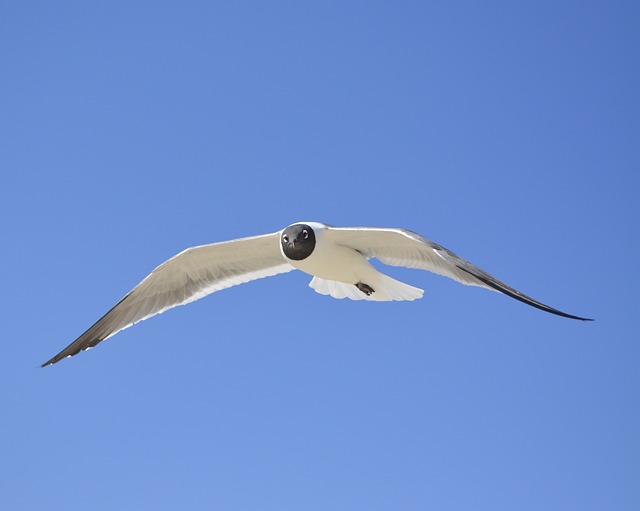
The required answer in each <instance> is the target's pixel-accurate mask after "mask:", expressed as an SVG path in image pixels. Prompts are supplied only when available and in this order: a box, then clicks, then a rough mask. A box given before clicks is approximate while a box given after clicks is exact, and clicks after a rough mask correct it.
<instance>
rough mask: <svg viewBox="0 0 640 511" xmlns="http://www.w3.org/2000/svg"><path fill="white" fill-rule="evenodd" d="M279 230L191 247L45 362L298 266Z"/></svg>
mask: <svg viewBox="0 0 640 511" xmlns="http://www.w3.org/2000/svg"><path fill="white" fill-rule="evenodd" d="M279 235H280V233H279V232H276V233H273V234H266V235H263V236H253V237H249V238H240V239H236V240H231V241H225V242H221V243H213V244H210V245H202V246H198V247H192V248H188V249H187V250H184V251H183V252H180V253H179V254H178V255H176V256H174V257H172V258H171V259H169V260H168V261H165V262H164V263H162V264H161V265H160V266H158V267H157V268H156V269H155V270H153V271H152V272H151V274H150V275H149V276H148V277H146V278H145V279H144V280H143V281H142V282H140V284H138V285H137V286H136V287H135V288H133V289H132V290H131V291H130V292H129V293H128V294H127V295H126V296H125V297H124V298H123V299H122V300H120V301H119V302H118V303H117V304H116V305H115V306H114V307H113V308H112V309H111V310H110V311H109V312H107V313H106V314H105V315H104V316H103V317H102V318H101V319H99V320H98V321H97V322H96V323H95V324H94V325H93V326H92V327H91V328H89V329H88V330H87V331H86V332H85V333H83V334H82V335H81V336H80V337H78V339H76V340H75V341H74V342H73V343H71V344H70V345H69V346H67V347H66V348H65V349H64V350H62V351H61V352H60V353H58V354H57V355H56V356H55V357H53V358H52V359H50V360H48V361H47V362H45V363H44V364H43V367H44V366H47V365H50V364H55V363H56V362H58V361H59V360H61V359H63V358H65V357H70V356H73V355H75V354H77V353H79V352H80V351H82V350H86V349H88V348H92V347H94V346H95V345H96V344H98V343H99V342H101V341H104V340H105V339H108V338H109V337H111V336H112V335H114V334H116V333H118V332H119V331H121V330H124V329H125V328H128V327H130V326H131V325H133V324H135V323H137V322H138V321H142V320H144V319H147V318H150V317H151V316H155V315H156V314H160V313H162V312H164V311H166V310H167V309H171V308H173V307H176V306H178V305H185V304H187V303H190V302H193V301H195V300H198V299H200V298H202V297H204V296H207V295H209V294H211V293H214V292H216V291H220V290H221V289H225V288H228V287H231V286H235V285H238V284H242V283H245V282H249V281H251V280H255V279H259V278H262V277H269V276H271V275H277V274H279V273H285V272H288V271H291V270H293V269H294V268H293V267H292V266H291V265H289V263H287V262H286V261H285V259H284V257H283V256H282V254H281V252H280V246H279Z"/></svg>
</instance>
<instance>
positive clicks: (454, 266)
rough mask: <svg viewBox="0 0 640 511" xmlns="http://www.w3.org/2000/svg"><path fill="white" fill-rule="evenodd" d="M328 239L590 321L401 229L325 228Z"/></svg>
mask: <svg viewBox="0 0 640 511" xmlns="http://www.w3.org/2000/svg"><path fill="white" fill-rule="evenodd" d="M327 233H328V236H329V237H330V238H331V239H332V240H333V241H334V242H335V243H338V244H340V245H344V246H348V247H351V248H353V249H355V250H357V251H359V252H361V253H362V254H363V255H364V256H365V257H367V258H371V257H374V258H376V259H379V260H380V261H381V262H383V263H385V264H389V265H392V266H405V267H407V268H419V269H422V270H427V271H430V272H433V273H437V274H439V275H444V276H445V277H449V278H452V279H454V280H457V281H458V282H460V283H462V284H465V285H468V286H480V287H484V288H487V289H492V290H494V291H499V292H500V293H504V294H505V295H507V296H510V297H512V298H515V299H516V300H520V301H521V302H524V303H526V304H527V305H531V306H532V307H536V308H538V309H542V310H543V311H546V312H550V313H551V314H557V315H558V316H564V317H566V318H571V319H580V320H583V321H591V320H590V319H588V318H581V317H579V316H574V315H572V314H567V313H565V312H562V311H559V310H558V309H554V308H553V307H549V306H548V305H545V304H543V303H541V302H539V301H537V300H534V299H533V298H531V297H529V296H527V295H525V294H523V293H521V292H520V291H518V290H516V289H514V288H512V287H511V286H508V285H507V284H505V283H504V282H501V281H500V280H498V279H496V278H495V277H493V276H492V275H489V274H488V273H487V272H486V271H484V270H481V269H480V268H478V267H477V266H475V265H473V264H471V263H470V262H469V261H466V260H465V259H462V258H461V257H460V256H458V255H456V254H454V253H453V252H451V251H450V250H447V249H446V248H444V247H443V246H441V245H438V244H437V243H434V242H433V241H430V240H428V239H426V238H423V237H422V236H420V235H419V234H416V233H415V232H411V231H408V230H405V229H382V228H375V227H329V228H328V231H327Z"/></svg>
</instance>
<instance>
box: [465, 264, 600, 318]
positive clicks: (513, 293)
mask: <svg viewBox="0 0 640 511" xmlns="http://www.w3.org/2000/svg"><path fill="white" fill-rule="evenodd" d="M458 268H460V269H461V270H463V271H465V272H467V273H468V274H469V275H471V276H472V277H475V278H476V279H478V280H479V281H481V282H483V283H484V284H486V285H487V286H489V287H491V288H493V289H495V290H496V291H499V292H500V293H503V294H505V295H507V296H510V297H511V298H514V299H516V300H518V301H520V302H522V303H526V304H527V305H530V306H531V307H535V308H536V309H540V310H543V311H545V312H549V313H550V314H555V315H556V316H562V317H563V318H569V319H577V320H579V321H595V320H594V319H591V318H583V317H581V316H574V315H573V314H568V313H566V312H562V311H560V310H558V309H554V308H553V307H549V306H548V305H545V304H544V303H541V302H539V301H537V300H534V299H533V298H531V297H530V296H527V295H525V294H524V293H521V292H520V291H517V290H515V289H513V288H512V287H509V286H507V285H506V284H505V283H504V282H500V281H499V280H497V279H494V278H493V277H490V276H488V275H487V276H485V275H483V273H484V272H479V273H475V272H474V273H472V272H470V271H469V270H468V269H466V268H464V267H462V266H458Z"/></svg>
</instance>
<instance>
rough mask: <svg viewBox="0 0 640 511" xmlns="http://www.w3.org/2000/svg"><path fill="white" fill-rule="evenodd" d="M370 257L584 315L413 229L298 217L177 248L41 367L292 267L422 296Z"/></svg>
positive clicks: (356, 291) (334, 291) (355, 293)
mask: <svg viewBox="0 0 640 511" xmlns="http://www.w3.org/2000/svg"><path fill="white" fill-rule="evenodd" d="M371 258H375V259H378V260H379V261H381V262H382V263H385V264H389V265H391V266H405V267H407V268H418V269H421V270H427V271H430V272H433V273H437V274H440V275H444V276H445V277H449V278H452V279H454V280H457V281H458V282H460V283H462V284H465V285H469V286H479V287H484V288H487V289H491V290H494V291H498V292H500V293H503V294H505V295H507V296H510V297H511V298H515V299H516V300H520V301H521V302H524V303H526V304H528V305H531V306H532V307H536V308H538V309H542V310H543V311H546V312H549V313H551V314H556V315H558V316H563V317H565V318H571V319H578V320H582V321H591V319H589V318H582V317H579V316H574V315H572V314H567V313H566V312H562V311H559V310H558V309H554V308H553V307H549V306H548V305H545V304H543V303H541V302H538V301H537V300H534V299H533V298H530V297H529V296H527V295H525V294H523V293H521V292H520V291H517V290H515V289H514V288H512V287H510V286H508V285H507V284H505V283H504V282H501V281H499V280H498V279H496V278H495V277H493V276H491V275H489V274H488V273H487V272H485V271H484V270H481V269H480V268H478V267H477V266H475V265H473V264H471V263H470V262H468V261H466V260H464V259H462V258H461V257H459V256H457V255H456V254H454V253H453V252H451V251H450V250H447V249H446V248H444V247H442V246H440V245H438V244H437V243H434V242H432V241H430V240H428V239H426V238H423V237H422V236H420V235H419V234H416V233H414V232H411V231H408V230H405V229H384V228H377V227H333V226H330V225H327V224H322V223H318V222H305V223H295V224H292V225H290V226H289V227H287V228H285V229H283V230H281V231H278V232H275V233H272V234H264V235H262V236H252V237H249V238H239V239H235V240H231V241H223V242H221V243H212V244H210V245H202V246H197V247H191V248H188V249H186V250H184V251H182V252H180V253H179V254H178V255H176V256H174V257H172V258H171V259H169V260H168V261H165V262H164V263H162V264H161V265H160V266H158V267H157V268H156V269H155V270H153V271H152V272H151V274H150V275H149V276H147V277H146V278H145V279H144V280H143V281H142V282H140V283H139V284H138V285H137V286H136V287H134V288H133V289H132V290H131V291H130V292H129V293H128V294H127V295H126V296H125V297H124V298H123V299H122V300H120V301H119V302H118V303H117V304H116V305H115V306H114V307H113V308H112V309H111V310H110V311H109V312H107V313H106V314H105V315H104V316H102V318H100V319H99V320H98V321H97V322H96V323H95V324H94V325H93V326H92V327H91V328H89V329H88V330H87V331H86V332H85V333H83V334H82V335H81V336H80V337H78V338H77V339H76V340H75V341H74V342H72V343H71V344H70V345H69V346H67V347H66V348H65V349H63V350H62V351H61V352H60V353H58V354H57V355H56V356H54V357H53V358H51V359H50V360H48V361H47V362H45V363H44V364H42V367H45V366H48V365H51V364H55V363H56V362H59V361H60V360H62V359H63V358H66V357H71V356H73V355H76V354H77V353H79V352H80V351H83V350H86V349H89V348H93V347H94V346H95V345H97V344H98V343H99V342H101V341H104V340H105V339H108V338H109V337H111V336H112V335H115V334H116V333H118V332H119V331H121V330H124V329H125V328H128V327H130V326H131V325H133V324H135V323H137V322H138V321H142V320H143V319H147V318H150V317H151V316H155V315H156V314H160V313H162V312H164V311H166V310H168V309H171V308H173V307H176V306H178V305H184V304H187V303H190V302H193V301H195V300H198V299H200V298H202V297H204V296H207V295H209V294H211V293H215V292H216V291H220V290H221V289H225V288H228V287H231V286H235V285H238V284H244V283H245V282H249V281H251V280H255V279H259V278H263V277H270V276H272V275H277V274H279V273H286V272H289V271H292V270H294V269H298V270H301V271H303V272H305V273H308V274H309V275H312V276H313V279H312V280H311V282H310V283H309V286H310V287H312V288H313V289H314V290H315V291H317V292H318V293H320V294H323V295H330V296H333V297H334V298H350V299H351V300H370V301H377V302H386V301H392V300H398V301H400V300H416V299H418V298H421V297H422V294H423V290H422V289H418V288H416V287H413V286H410V285H408V284H405V283H403V282H400V281H398V280H395V279H393V278H391V277H389V276H388V275H385V274H384V273H381V272H380V271H378V270H377V269H376V268H374V267H373V266H372V265H371V264H370V263H369V259H371Z"/></svg>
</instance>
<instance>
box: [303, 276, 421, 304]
mask: <svg viewBox="0 0 640 511" xmlns="http://www.w3.org/2000/svg"><path fill="white" fill-rule="evenodd" d="M365 284H367V285H368V286H370V287H371V288H372V289H373V293H371V294H370V295H366V294H365V293H363V292H362V291H360V290H359V289H358V288H357V287H356V286H355V285H354V284H346V283H344V282H337V281H335V280H325V279H321V278H319V277H313V279H312V280H311V282H309V287H311V288H313V289H314V290H315V291H316V292H318V293H320V294H321V295H330V296H333V297H334V298H339V299H342V298H350V299H351V300H369V301H373V302H390V301H402V300H409V301H412V300H417V299H418V298H422V294H423V293H424V291H423V290H422V289H419V288H417V287H413V286H410V285H409V284H404V283H403V282H400V281H398V280H395V279H392V278H391V277H389V276H387V275H384V274H382V273H378V274H377V275H375V276H374V277H373V278H372V281H367V282H365Z"/></svg>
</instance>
